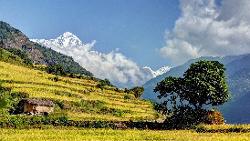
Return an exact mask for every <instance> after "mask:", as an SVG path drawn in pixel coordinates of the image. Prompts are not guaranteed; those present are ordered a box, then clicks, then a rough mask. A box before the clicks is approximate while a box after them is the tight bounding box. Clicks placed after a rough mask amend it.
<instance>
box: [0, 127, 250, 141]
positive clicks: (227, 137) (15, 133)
mask: <svg viewBox="0 0 250 141" xmlns="http://www.w3.org/2000/svg"><path fill="white" fill-rule="evenodd" d="M0 140H1V141H18V140H20V141H46V140H50V141H83V140H89V141H104V140H107V141H143V140H146V141H147V140H148V141H149V140H150V141H249V140H250V133H196V132H195V131H192V130H172V131H168V130H166V131H153V130H111V129H30V130H28V129H23V130H20V129H0Z"/></svg>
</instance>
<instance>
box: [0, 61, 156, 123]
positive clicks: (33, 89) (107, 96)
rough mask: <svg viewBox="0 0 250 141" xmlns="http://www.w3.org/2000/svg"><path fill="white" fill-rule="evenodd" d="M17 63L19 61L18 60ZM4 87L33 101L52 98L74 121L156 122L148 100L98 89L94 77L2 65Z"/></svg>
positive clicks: (112, 89)
mask: <svg viewBox="0 0 250 141" xmlns="http://www.w3.org/2000/svg"><path fill="white" fill-rule="evenodd" d="M14 60H17V61H18V60H19V58H16V59H14ZM0 81H1V86H2V87H4V88H10V89H11V92H21V93H26V94H28V96H29V98H42V99H51V100H53V101H54V103H55V104H56V105H55V113H63V114H66V115H67V116H68V117H69V119H71V120H112V121H128V120H154V119H156V118H157V113H156V112H155V111H154V110H153V105H152V104H151V103H150V102H148V101H143V100H139V99H136V98H135V97H134V95H133V94H131V93H130V94H127V93H124V91H122V90H119V89H117V88H114V87H109V86H105V88H104V89H100V88H97V87H96V85H97V84H98V83H99V82H98V81H96V80H91V78H90V77H86V78H84V79H83V78H82V79H78V78H69V77H59V76H55V75H51V74H47V73H46V72H43V71H39V70H34V69H30V68H27V67H23V66H18V65H13V64H10V63H6V62H0Z"/></svg>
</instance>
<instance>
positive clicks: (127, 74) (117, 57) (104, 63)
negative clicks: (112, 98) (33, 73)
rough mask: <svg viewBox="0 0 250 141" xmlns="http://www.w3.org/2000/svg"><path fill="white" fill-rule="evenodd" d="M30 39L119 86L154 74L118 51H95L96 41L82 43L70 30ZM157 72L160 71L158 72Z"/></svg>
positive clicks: (146, 78)
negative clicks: (55, 35) (47, 36)
mask: <svg viewBox="0 0 250 141" xmlns="http://www.w3.org/2000/svg"><path fill="white" fill-rule="evenodd" d="M32 41H34V42H37V43H40V44H42V45H44V46H46V47H50V48H52V49H53V50H55V51H58V52H60V53H63V54H65V55H68V56H72V57H73V59H74V60H75V61H76V62H78V63H79V64H80V65H81V66H83V67H84V68H86V69H87V70H89V71H90V72H92V73H93V74H94V75H95V76H96V77H98V78H101V79H104V78H108V79H109V80H110V81H111V82H112V83H113V84H115V85H118V86H120V87H131V86H134V85H142V84H144V83H145V82H146V81H148V80H150V79H151V78H153V77H155V76H156V75H155V74H154V71H146V70H145V69H144V68H141V67H139V66H138V65H137V64H136V63H135V62H133V61H132V60H130V59H128V58H127V57H126V56H124V55H123V54H122V53H119V52H118V51H111V52H109V53H107V54H105V53H101V52H98V51H95V50H94V45H95V43H96V41H93V42H92V43H86V44H84V43H82V41H81V40H80V39H79V38H78V37H77V36H75V35H73V34H72V33H70V32H66V33H64V34H63V35H61V36H59V37H57V38H56V39H50V40H46V39H32ZM158 74H160V73H159V72H158Z"/></svg>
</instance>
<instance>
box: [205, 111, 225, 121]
mask: <svg viewBox="0 0 250 141" xmlns="http://www.w3.org/2000/svg"><path fill="white" fill-rule="evenodd" d="M205 123H206V124H224V118H223V116H222V114H221V113H220V112H219V111H216V110H211V111H208V112H207V120H206V122H205Z"/></svg>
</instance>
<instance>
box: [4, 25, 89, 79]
mask: <svg viewBox="0 0 250 141" xmlns="http://www.w3.org/2000/svg"><path fill="white" fill-rule="evenodd" d="M0 47H1V48H3V49H11V48H15V49H18V50H22V51H25V52H26V53H27V54H28V57H29V58H30V59H31V60H32V62H33V63H34V64H40V65H47V66H48V65H54V64H60V65H61V66H62V67H63V68H64V69H65V71H66V72H68V73H74V74H82V75H86V76H93V74H92V73H91V72H89V71H87V70H86V69H85V68H83V67H81V66H80V65H79V64H78V63H76V62H75V61H74V60H73V58H72V57H69V56H66V55H63V54H61V53H59V52H56V51H54V50H52V49H49V48H46V47H43V46H41V45H39V44H37V43H35V42H32V41H30V40H29V38H28V37H27V36H26V35H24V34H23V33H22V32H21V31H20V30H18V29H16V28H14V27H12V26H10V25H9V24H8V23H6V22H3V21H0Z"/></svg>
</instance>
